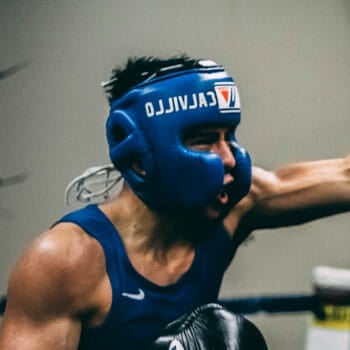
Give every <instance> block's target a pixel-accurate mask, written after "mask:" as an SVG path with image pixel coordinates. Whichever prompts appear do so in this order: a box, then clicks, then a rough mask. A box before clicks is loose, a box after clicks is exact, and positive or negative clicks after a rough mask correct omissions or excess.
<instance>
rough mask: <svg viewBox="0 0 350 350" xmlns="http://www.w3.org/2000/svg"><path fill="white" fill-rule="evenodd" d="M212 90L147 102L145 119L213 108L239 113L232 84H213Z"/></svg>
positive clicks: (238, 103)
mask: <svg viewBox="0 0 350 350" xmlns="http://www.w3.org/2000/svg"><path fill="white" fill-rule="evenodd" d="M214 90H215V91H212V90H209V91H200V92H196V93H192V94H185V95H177V96H170V97H168V98H165V99H158V101H157V102H152V101H147V102H146V103H145V111H146V115H147V117H156V116H161V115H164V114H171V113H176V112H182V111H187V110H194V109H200V108H208V107H215V106H218V108H219V111H220V112H221V113H228V112H234V111H236V112H239V111H240V107H241V106H240V99H239V94H238V90H237V87H236V86H235V85H234V83H232V82H220V83H219V82H218V83H215V86H214Z"/></svg>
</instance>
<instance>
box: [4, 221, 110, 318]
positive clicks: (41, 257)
mask: <svg viewBox="0 0 350 350" xmlns="http://www.w3.org/2000/svg"><path fill="white" fill-rule="evenodd" d="M92 261H93V262H94V263H93V264H92V263H91V262H92ZM104 271H105V266H104V255H103V251H102V248H101V247H100V246H99V244H98V243H97V242H96V241H95V240H94V239H92V238H91V237H90V236H88V235H87V234H86V233H85V232H84V231H83V230H82V229H81V228H79V227H78V226H76V225H74V224H71V223H62V224H59V225H57V226H55V227H54V228H53V229H51V230H49V231H47V232H44V233H42V234H41V235H39V236H38V237H37V238H36V239H35V240H34V242H33V243H32V244H31V245H30V246H29V247H28V249H26V251H25V252H24V253H23V255H22V256H21V257H20V259H19V260H18V262H17V264H16V265H15V267H14V270H13V272H12V274H11V277H10V282H9V289H8V298H9V302H11V300H12V299H13V301H14V304H16V305H19V306H20V307H23V306H25V307H30V308H33V310H35V312H36V313H38V312H39V311H41V312H42V313H43V314H45V315H46V314H49V313H51V312H53V313H57V312H58V310H59V312H62V313H65V314H67V313H69V314H73V313H79V312H83V311H84V309H85V308H88V307H89V300H90V295H91V294H92V291H93V290H94V289H96V288H97V286H98V285H99V281H100V279H101V278H102V277H101V276H103V275H104V274H103V272H104ZM82 300H84V304H82V302H81V301H82Z"/></svg>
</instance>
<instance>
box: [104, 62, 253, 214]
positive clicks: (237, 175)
mask: <svg viewBox="0 0 350 350" xmlns="http://www.w3.org/2000/svg"><path fill="white" fill-rule="evenodd" d="M104 88H105V91H106V93H107V96H108V99H109V102H110V114H109V117H108V120H107V139H108V143H109V151H110V158H111V160H112V162H113V164H114V166H115V167H116V168H117V169H118V170H119V171H120V172H121V173H122V174H123V176H124V178H125V181H126V182H127V183H128V184H129V186H130V187H131V188H132V190H133V191H134V192H135V193H136V194H137V196H138V197H139V198H140V199H141V200H142V201H143V202H144V203H146V205H148V206H149V207H150V208H151V209H153V210H156V211H160V212H184V211H198V210H202V209H203V208H205V207H206V206H208V205H214V206H217V207H219V206H220V205H221V204H222V207H228V206H232V205H234V204H235V203H237V202H238V201H239V200H240V199H241V198H242V197H243V196H245V195H246V194H247V192H248V190H249V186H250V181H251V165H250V160H249V156H248V154H247V153H246V152H245V151H244V150H243V149H242V148H240V147H239V146H238V145H237V143H236V138H235V130H236V128H237V126H238V124H239V122H240V99H239V94H238V90H237V87H236V84H235V82H234V80H233V79H232V77H231V76H230V75H229V74H228V73H227V72H226V71H225V69H224V68H223V67H222V66H219V65H217V64H216V63H214V62H213V61H210V60H197V59H192V58H188V57H186V56H179V57H173V58H170V59H164V60H163V59H159V58H153V57H150V58H149V57H141V58H135V59H129V60H128V62H127V64H126V65H125V67H123V68H117V69H115V70H114V71H113V73H112V77H111V79H110V80H109V81H108V82H106V83H105V84H104ZM214 134H216V135H217V136H213V135H214ZM219 134H220V135H219ZM215 137H224V139H225V144H226V146H227V147H225V146H224V144H223V143H220V145H219V144H218V145H219V146H217V147H216V148H215V147H214V151H213V149H211V148H210V147H205V146H203V142H206V144H207V145H209V144H210V143H215ZM225 174H230V177H229V178H230V179H232V180H227V179H228V177H227V176H226V175H225ZM225 176H226V180H225ZM224 196H225V197H226V199H225V200H224V201H223V200H222V201H220V200H219V198H223V197H224ZM223 202H225V205H223V204H224V203H223ZM226 202H227V203H226ZM219 204H220V205H219ZM224 211H225V210H224V209H223V208H222V210H221V208H220V210H218V213H219V212H220V215H221V214H222V213H223V212H224ZM215 216H216V215H214V217H215ZM217 216H219V214H218V215H217Z"/></svg>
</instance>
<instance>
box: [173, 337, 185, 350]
mask: <svg viewBox="0 0 350 350" xmlns="http://www.w3.org/2000/svg"><path fill="white" fill-rule="evenodd" d="M169 350H185V349H184V347H183V346H182V345H181V343H180V342H179V341H178V340H176V339H174V340H173V341H172V342H171V343H170V345H169Z"/></svg>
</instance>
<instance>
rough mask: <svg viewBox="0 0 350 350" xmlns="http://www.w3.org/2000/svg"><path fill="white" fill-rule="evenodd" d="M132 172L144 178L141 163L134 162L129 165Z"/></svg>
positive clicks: (144, 173) (144, 174) (144, 171)
mask: <svg viewBox="0 0 350 350" xmlns="http://www.w3.org/2000/svg"><path fill="white" fill-rule="evenodd" d="M131 168H132V170H134V171H135V172H136V173H137V174H138V175H139V176H141V177H143V178H145V177H146V175H147V173H146V170H145V169H144V168H143V167H142V165H141V162H140V161H138V160H136V161H134V162H133V163H132V164H131Z"/></svg>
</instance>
